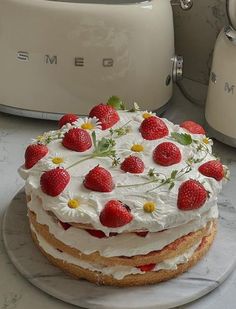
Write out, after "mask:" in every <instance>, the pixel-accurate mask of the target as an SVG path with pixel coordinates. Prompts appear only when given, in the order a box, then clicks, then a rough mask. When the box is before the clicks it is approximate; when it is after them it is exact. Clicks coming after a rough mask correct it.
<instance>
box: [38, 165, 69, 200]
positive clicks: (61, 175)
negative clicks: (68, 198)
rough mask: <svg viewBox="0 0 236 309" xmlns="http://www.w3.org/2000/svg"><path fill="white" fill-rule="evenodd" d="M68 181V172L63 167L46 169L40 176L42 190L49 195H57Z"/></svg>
mask: <svg viewBox="0 0 236 309" xmlns="http://www.w3.org/2000/svg"><path fill="white" fill-rule="evenodd" d="M69 181H70V175H69V173H68V172H67V171H66V170H65V169H63V168H54V169H52V170H49V171H46V172H44V173H43V174H42V176H41V177H40V185H41V189H42V191H43V192H44V193H45V194H47V195H50V196H57V195H59V194H60V193H62V191H63V190H64V189H65V187H66V186H67V185H68V183H69Z"/></svg>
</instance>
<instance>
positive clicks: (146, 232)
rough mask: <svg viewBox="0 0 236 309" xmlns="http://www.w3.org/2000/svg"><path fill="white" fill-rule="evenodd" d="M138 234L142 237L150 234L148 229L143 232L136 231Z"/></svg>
mask: <svg viewBox="0 0 236 309" xmlns="http://www.w3.org/2000/svg"><path fill="white" fill-rule="evenodd" d="M135 234H136V235H138V236H140V237H146V236H147V234H148V231H142V232H135Z"/></svg>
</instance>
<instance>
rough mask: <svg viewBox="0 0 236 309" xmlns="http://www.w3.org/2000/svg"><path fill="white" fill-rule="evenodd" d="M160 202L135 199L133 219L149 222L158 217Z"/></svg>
mask: <svg viewBox="0 0 236 309" xmlns="http://www.w3.org/2000/svg"><path fill="white" fill-rule="evenodd" d="M161 204H162V202H161V201H158V200H157V199H156V198H154V199H151V198H150V199H140V200H139V199H137V201H136V202H135V207H134V210H133V211H134V212H135V217H136V218H137V219H138V218H139V219H140V220H142V221H143V220H149V219H151V218H154V219H155V218H158V217H159V216H160V212H161V211H160V208H159V207H160V206H161Z"/></svg>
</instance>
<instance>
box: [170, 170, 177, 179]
mask: <svg viewBox="0 0 236 309" xmlns="http://www.w3.org/2000/svg"><path fill="white" fill-rule="evenodd" d="M177 173H178V171H177V170H173V171H172V172H171V174H170V178H171V179H175V177H176V175H177Z"/></svg>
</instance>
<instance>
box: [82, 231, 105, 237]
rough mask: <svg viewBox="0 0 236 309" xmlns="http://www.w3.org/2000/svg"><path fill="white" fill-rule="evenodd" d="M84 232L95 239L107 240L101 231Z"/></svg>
mask: <svg viewBox="0 0 236 309" xmlns="http://www.w3.org/2000/svg"><path fill="white" fill-rule="evenodd" d="M86 232H88V233H89V234H90V235H92V236H94V237H97V238H107V236H106V234H105V233H103V231H100V230H90V229H86Z"/></svg>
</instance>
